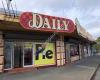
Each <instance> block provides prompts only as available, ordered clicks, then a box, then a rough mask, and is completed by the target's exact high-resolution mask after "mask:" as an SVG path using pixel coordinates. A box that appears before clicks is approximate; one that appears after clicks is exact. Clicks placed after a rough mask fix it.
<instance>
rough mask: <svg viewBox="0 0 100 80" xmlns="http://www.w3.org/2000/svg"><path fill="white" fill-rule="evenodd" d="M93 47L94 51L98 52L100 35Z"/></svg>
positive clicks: (99, 50) (99, 51)
mask: <svg viewBox="0 0 100 80" xmlns="http://www.w3.org/2000/svg"><path fill="white" fill-rule="evenodd" d="M93 47H94V48H95V49H96V52H98V53H100V37H98V38H97V40H96V44H94V46H93Z"/></svg>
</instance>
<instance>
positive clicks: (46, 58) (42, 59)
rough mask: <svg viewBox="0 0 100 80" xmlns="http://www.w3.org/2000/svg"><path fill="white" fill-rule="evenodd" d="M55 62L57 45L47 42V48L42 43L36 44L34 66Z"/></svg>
mask: <svg viewBox="0 0 100 80" xmlns="http://www.w3.org/2000/svg"><path fill="white" fill-rule="evenodd" d="M54 64H55V45H54V43H47V44H46V47H45V48H42V44H38V43H37V44H36V45H35V56H34V66H44V65H54Z"/></svg>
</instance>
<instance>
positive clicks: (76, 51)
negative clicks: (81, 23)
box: [70, 45, 79, 56]
mask: <svg viewBox="0 0 100 80" xmlns="http://www.w3.org/2000/svg"><path fill="white" fill-rule="evenodd" d="M76 55H79V48H78V46H77V45H70V56H76Z"/></svg>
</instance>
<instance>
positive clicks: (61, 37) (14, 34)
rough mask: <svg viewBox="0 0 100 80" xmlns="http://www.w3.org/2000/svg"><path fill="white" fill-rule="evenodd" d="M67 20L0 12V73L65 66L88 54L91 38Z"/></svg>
mask: <svg viewBox="0 0 100 80" xmlns="http://www.w3.org/2000/svg"><path fill="white" fill-rule="evenodd" d="M77 28H78V27H77V25H76V24H74V22H73V21H72V20H70V19H65V18H60V17H54V16H48V15H43V14H37V13H32V12H23V13H21V14H19V15H18V16H15V17H13V16H7V15H5V14H3V13H2V14H0V72H4V71H11V70H15V69H22V70H23V69H24V68H37V67H38V68H39V67H49V66H64V65H65V64H67V63H68V62H73V61H76V60H79V59H82V58H83V57H87V56H90V55H91V50H90V47H91V45H92V43H93V41H91V40H89V39H88V38H85V37H83V36H80V35H79V34H78V30H77Z"/></svg>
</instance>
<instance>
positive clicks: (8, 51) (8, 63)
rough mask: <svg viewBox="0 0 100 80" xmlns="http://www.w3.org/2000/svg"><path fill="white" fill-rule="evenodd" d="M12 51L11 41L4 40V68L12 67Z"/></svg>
mask: <svg viewBox="0 0 100 80" xmlns="http://www.w3.org/2000/svg"><path fill="white" fill-rule="evenodd" d="M12 52H13V43H12V42H5V54H4V56H5V57H4V67H5V69H9V68H11V67H12Z"/></svg>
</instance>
